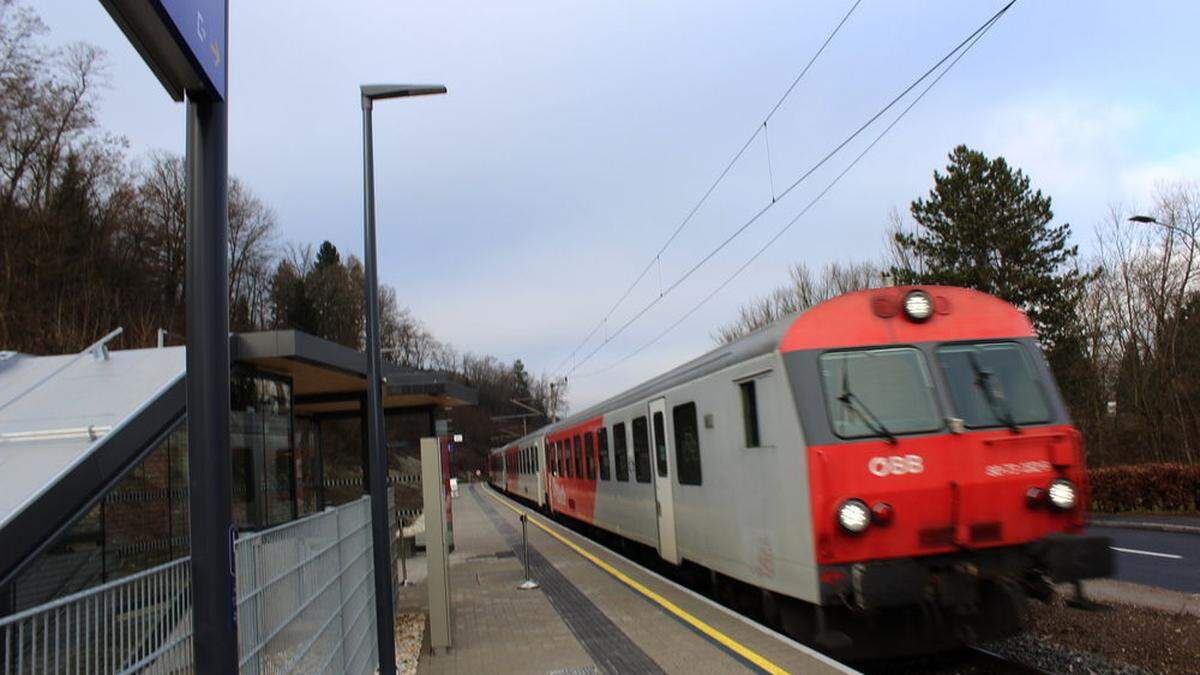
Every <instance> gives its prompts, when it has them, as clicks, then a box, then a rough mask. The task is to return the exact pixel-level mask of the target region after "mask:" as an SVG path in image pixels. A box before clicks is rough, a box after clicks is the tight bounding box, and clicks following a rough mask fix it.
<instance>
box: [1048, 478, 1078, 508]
mask: <svg viewBox="0 0 1200 675" xmlns="http://www.w3.org/2000/svg"><path fill="white" fill-rule="evenodd" d="M1046 496H1047V497H1049V498H1050V503H1051V504H1053V505H1054V508H1056V509H1059V510H1062V511H1066V510H1068V509H1071V508H1074V507H1075V484H1074V483H1072V482H1071V481H1069V480H1067V479H1065V478H1059V479H1058V480H1056V481H1054V482H1052V483H1050V489H1049V490H1046Z"/></svg>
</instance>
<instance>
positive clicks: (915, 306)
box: [904, 291, 933, 323]
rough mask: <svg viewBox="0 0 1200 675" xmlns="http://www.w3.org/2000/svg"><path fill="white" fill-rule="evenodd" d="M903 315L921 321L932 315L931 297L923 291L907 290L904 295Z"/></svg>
mask: <svg viewBox="0 0 1200 675" xmlns="http://www.w3.org/2000/svg"><path fill="white" fill-rule="evenodd" d="M904 316H907V317H908V318H909V319H911V320H913V321H915V322H917V323H921V322H922V321H925V320H927V319H928V318H929V317H931V316H933V298H931V297H929V294H928V293H926V292H925V291H909V293H908V295H906V296H904Z"/></svg>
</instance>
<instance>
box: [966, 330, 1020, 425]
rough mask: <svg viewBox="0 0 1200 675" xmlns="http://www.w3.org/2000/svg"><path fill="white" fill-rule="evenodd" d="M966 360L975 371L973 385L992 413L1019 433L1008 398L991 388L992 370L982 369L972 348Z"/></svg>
mask: <svg viewBox="0 0 1200 675" xmlns="http://www.w3.org/2000/svg"><path fill="white" fill-rule="evenodd" d="M967 360H968V361H970V362H971V370H973V371H975V386H976V387H979V390H980V391H982V392H983V399H984V400H985V401H987V404H988V407H989V408H991V409H992V414H993V415H995V416H996V419H997V420H999V421H1000V423H1001V424H1003V425H1004V426H1006V427H1008V429H1009V431H1011V432H1013V433H1014V434H1019V433H1021V428H1020V427H1018V426H1017V421H1016V420H1015V419H1013V414H1012V409H1011V408H1009V407H1008V400H1007V399H1005V398H1004V394H1002V393H1000V392H998V391H995V390H993V389H992V372H991V371H990V370H984V369H983V367H981V366H980V365H979V359H978V358H976V356H975V351H974V350H971V351H968V352H967Z"/></svg>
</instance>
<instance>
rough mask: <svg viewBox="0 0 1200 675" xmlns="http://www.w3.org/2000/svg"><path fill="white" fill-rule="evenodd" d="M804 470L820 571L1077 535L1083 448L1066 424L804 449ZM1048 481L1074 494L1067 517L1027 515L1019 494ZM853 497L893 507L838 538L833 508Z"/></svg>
mask: <svg viewBox="0 0 1200 675" xmlns="http://www.w3.org/2000/svg"><path fill="white" fill-rule="evenodd" d="M808 466H809V475H810V485H811V487H812V490H811V499H812V512H813V518H814V521H815V522H814V527H813V532H814V536H815V537H816V542H815V543H816V548H817V562H818V563H821V564H831V563H843V562H854V561H861V560H869V559H880V558H898V557H908V556H921V555H932V554H938V553H948V552H952V551H958V550H963V549H979V548H991V547H996V546H1009V545H1015V544H1023V543H1026V542H1030V541H1033V540H1036V539H1040V538H1042V537H1044V536H1046V535H1048V534H1050V533H1053V532H1062V531H1071V532H1078V531H1079V530H1080V529H1082V526H1083V513H1084V508H1085V505H1084V502H1085V501H1086V500H1085V497H1084V495H1083V493H1082V491H1083V489H1084V487H1083V479H1084V476H1083V460H1082V447H1081V444H1080V439H1079V433H1078V432H1077V431H1076V430H1075V429H1074V428H1072V427H1070V426H1067V425H1063V426H1050V427H1040V428H1039V427H1034V428H1023V429H1022V430H1021V432H1020V433H1019V434H1014V433H1012V432H1011V431H1009V430H1008V429H992V430H986V431H978V432H969V433H964V434H957V435H956V434H945V435H937V436H924V437H917V438H903V437H902V438H900V439H899V440H898V442H897V443H896V444H895V445H891V444H889V443H888V442H887V441H885V440H882V439H871V440H866V441H862V442H856V443H840V444H837V445H824V446H812V447H810V448H809V449H808ZM1056 478H1069V479H1070V480H1071V481H1073V482H1074V483H1075V484H1076V486H1078V489H1079V490H1080V498H1079V500H1078V503H1077V505H1076V506H1075V508H1074V509H1072V510H1070V511H1067V512H1063V511H1057V510H1054V509H1052V508H1051V507H1049V506H1048V505H1041V506H1038V507H1037V508H1030V507H1029V506H1028V505H1027V504H1026V493H1027V491H1028V490H1029V489H1030V488H1043V489H1045V488H1046V487H1047V486H1049V484H1050V481H1052V480H1054V479H1056ZM854 498H857V499H861V500H863V501H864V502H866V503H867V504H868V505H869V506H874V505H876V504H880V503H886V504H889V505H891V506H892V509H893V517H892V520H891V522H889V523H887V524H872V525H870V526H869V527H868V528H867V530H866V531H865V532H863V533H861V534H849V533H847V532H845V531H843V530H842V529H841V527H840V526H839V525H838V524H837V509H838V507H839V506H840V505H841V504H842V503H843V502H844V501H846V500H847V499H854Z"/></svg>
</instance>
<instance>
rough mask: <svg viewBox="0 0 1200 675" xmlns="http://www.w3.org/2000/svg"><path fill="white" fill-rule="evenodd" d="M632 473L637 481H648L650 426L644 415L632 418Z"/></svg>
mask: <svg viewBox="0 0 1200 675" xmlns="http://www.w3.org/2000/svg"><path fill="white" fill-rule="evenodd" d="M633 473H634V476H635V477H636V478H637V482H639V483H649V482H650V426H649V425H648V424H646V418H645V417H635V418H633Z"/></svg>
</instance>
